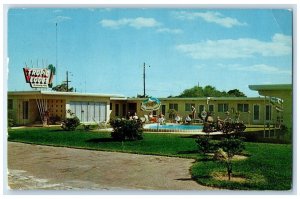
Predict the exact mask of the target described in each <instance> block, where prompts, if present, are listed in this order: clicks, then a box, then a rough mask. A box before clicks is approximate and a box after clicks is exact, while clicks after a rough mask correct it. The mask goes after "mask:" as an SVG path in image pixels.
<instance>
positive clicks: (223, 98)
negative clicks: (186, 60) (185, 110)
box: [127, 97, 263, 101]
mask: <svg viewBox="0 0 300 199" xmlns="http://www.w3.org/2000/svg"><path fill="white" fill-rule="evenodd" d="M208 98H209V100H210V101H213V100H229V101H235V100H243V101H245V100H261V99H263V98H262V97H174V98H172V97H170V98H157V99H159V100H160V101H171V100H174V101H187V100H189V101H201V100H207V99H208ZM146 99H148V98H128V99H127V100H132V101H133V100H137V101H144V100H146Z"/></svg>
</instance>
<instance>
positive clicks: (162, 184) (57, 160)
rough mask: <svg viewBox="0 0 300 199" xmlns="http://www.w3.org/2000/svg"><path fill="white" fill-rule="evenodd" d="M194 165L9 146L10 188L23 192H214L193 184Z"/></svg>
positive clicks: (184, 161)
mask: <svg viewBox="0 0 300 199" xmlns="http://www.w3.org/2000/svg"><path fill="white" fill-rule="evenodd" d="M193 161H194V160H193V159H184V158H173V157H162V156H152V155H137V154H128V153H117V152H102V151H92V150H82V149H72V148H65V147H49V146H40V145H31V144H23V143H15V142H8V170H9V175H8V184H9V187H10V188H11V189H18V190H20V189H21V190H28V189H29V190H32V189H35V190H36V189H46V190H83V189H88V190H212V188H210V187H205V186H201V185H199V184H197V183H196V182H195V181H193V180H191V175H190V173H189V169H190V167H191V166H192V163H193Z"/></svg>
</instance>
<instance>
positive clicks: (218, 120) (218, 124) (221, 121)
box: [217, 116, 224, 130]
mask: <svg viewBox="0 0 300 199" xmlns="http://www.w3.org/2000/svg"><path fill="white" fill-rule="evenodd" d="M223 125H224V122H223V120H221V119H220V117H219V116H218V117H217V129H218V130H222V129H223Z"/></svg>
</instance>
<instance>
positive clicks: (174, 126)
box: [144, 124, 203, 132]
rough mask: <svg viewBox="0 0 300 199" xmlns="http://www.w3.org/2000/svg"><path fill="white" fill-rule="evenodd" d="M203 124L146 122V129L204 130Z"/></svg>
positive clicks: (168, 130) (169, 130) (163, 130)
mask: <svg viewBox="0 0 300 199" xmlns="http://www.w3.org/2000/svg"><path fill="white" fill-rule="evenodd" d="M202 129H203V126H201V125H184V124H163V125H160V124H159V125H158V124H146V125H145V126H144V130H146V131H161V132H186V131H193V132H194V131H196V132H202Z"/></svg>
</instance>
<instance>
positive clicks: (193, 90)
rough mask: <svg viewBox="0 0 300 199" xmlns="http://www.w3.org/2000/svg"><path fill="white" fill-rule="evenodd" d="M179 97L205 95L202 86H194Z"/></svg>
mask: <svg viewBox="0 0 300 199" xmlns="http://www.w3.org/2000/svg"><path fill="white" fill-rule="evenodd" d="M177 97H204V95H203V89H202V87H200V86H194V87H193V88H190V89H185V90H184V91H183V92H182V93H181V94H180V95H179V96H177Z"/></svg>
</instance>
